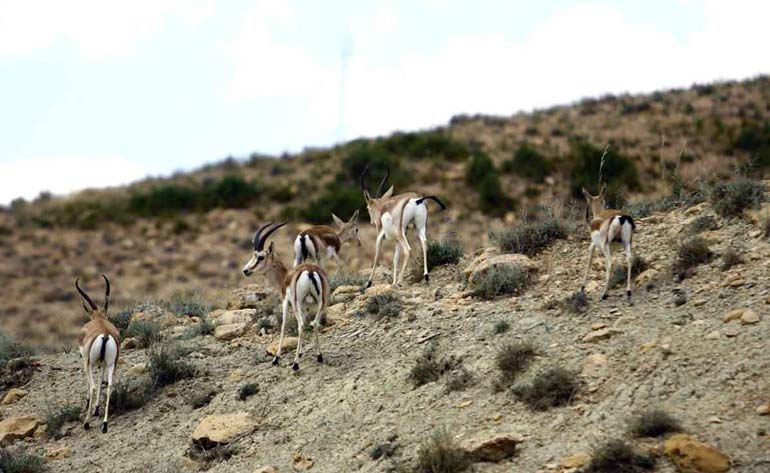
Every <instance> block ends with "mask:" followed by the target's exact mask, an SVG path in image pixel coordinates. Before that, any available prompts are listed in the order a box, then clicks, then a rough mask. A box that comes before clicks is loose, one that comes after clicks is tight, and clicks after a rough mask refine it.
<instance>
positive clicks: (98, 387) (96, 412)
mask: <svg viewBox="0 0 770 473" xmlns="http://www.w3.org/2000/svg"><path fill="white" fill-rule="evenodd" d="M97 340H99V341H100V342H102V343H105V342H104V340H102V337H99V338H98V339H97ZM104 368H105V366H104V364H102V365H101V366H100V368H99V383H98V384H97V385H96V401H95V402H94V404H96V406H95V407H94V417H99V400H100V398H101V394H102V383H104V373H105V371H104Z"/></svg>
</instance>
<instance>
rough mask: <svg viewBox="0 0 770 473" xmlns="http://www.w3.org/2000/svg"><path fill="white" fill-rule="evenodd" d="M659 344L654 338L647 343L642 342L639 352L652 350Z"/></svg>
mask: <svg viewBox="0 0 770 473" xmlns="http://www.w3.org/2000/svg"><path fill="white" fill-rule="evenodd" d="M657 346H658V341H657V340H652V341H649V342H647V343H642V345H641V346H640V347H639V352H640V353H646V352H648V351H650V350H652V349H653V348H655V347H657Z"/></svg>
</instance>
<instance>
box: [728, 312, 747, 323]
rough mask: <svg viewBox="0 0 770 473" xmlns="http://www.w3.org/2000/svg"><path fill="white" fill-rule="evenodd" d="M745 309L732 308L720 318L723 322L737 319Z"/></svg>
mask: <svg viewBox="0 0 770 473" xmlns="http://www.w3.org/2000/svg"><path fill="white" fill-rule="evenodd" d="M745 311H746V309H733V310H731V311H728V312H727V313H726V314H725V315H724V317H722V320H724V322H725V323H730V322H732V321H733V320H739V319H740V318H741V316H742V315H743V313H744V312H745Z"/></svg>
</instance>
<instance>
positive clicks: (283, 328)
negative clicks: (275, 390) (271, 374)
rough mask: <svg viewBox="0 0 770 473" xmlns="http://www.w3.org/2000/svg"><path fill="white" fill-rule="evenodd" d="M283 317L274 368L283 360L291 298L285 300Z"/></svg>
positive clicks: (274, 357)
mask: <svg viewBox="0 0 770 473" xmlns="http://www.w3.org/2000/svg"><path fill="white" fill-rule="evenodd" d="M282 310H283V317H282V318H281V335H280V336H279V337H278V349H277V350H275V355H274V356H273V366H275V365H277V364H278V360H280V359H281V350H282V349H283V334H284V333H286V319H287V317H288V316H289V297H288V296H287V297H284V298H283V307H282Z"/></svg>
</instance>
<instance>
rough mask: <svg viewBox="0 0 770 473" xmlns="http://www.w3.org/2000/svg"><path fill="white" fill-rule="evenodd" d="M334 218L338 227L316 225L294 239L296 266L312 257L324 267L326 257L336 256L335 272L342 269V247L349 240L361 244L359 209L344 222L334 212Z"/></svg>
mask: <svg viewBox="0 0 770 473" xmlns="http://www.w3.org/2000/svg"><path fill="white" fill-rule="evenodd" d="M332 219H333V220H334V223H335V224H336V225H337V229H336V230H335V229H334V228H332V227H330V226H327V225H316V226H314V227H310V228H308V229H306V230H302V231H301V232H300V234H299V235H297V238H296V239H295V240H294V267H295V268H296V267H297V265H299V264H300V263H303V262H306V261H307V260H308V259H309V258H312V259H314V260H315V261H316V263H318V265H319V266H321V267H323V259H324V258H334V261H335V262H336V263H337V269H336V270H335V272H334V274H337V272H339V270H340V258H339V253H340V248H341V247H342V244H343V243H345V242H347V241H355V242H356V243H358V246H361V239H360V238H358V210H356V211H355V212H354V213H353V216H352V217H350V220H348V221H347V222H344V221H343V220H342V219H341V218H339V217H338V216H336V215H334V214H332Z"/></svg>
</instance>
